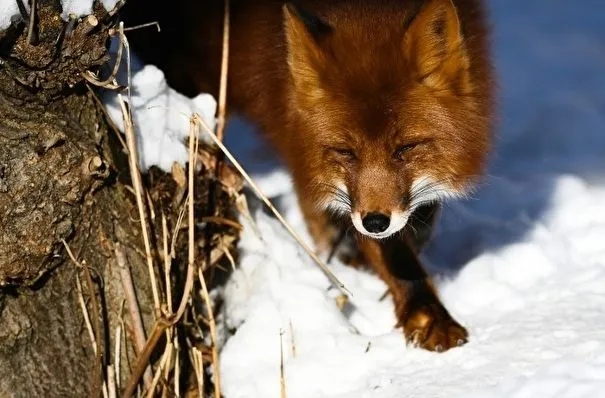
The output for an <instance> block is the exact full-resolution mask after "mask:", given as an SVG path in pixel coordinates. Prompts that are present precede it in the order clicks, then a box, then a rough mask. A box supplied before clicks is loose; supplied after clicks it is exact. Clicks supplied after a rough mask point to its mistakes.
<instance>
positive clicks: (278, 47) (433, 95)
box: [126, 0, 493, 351]
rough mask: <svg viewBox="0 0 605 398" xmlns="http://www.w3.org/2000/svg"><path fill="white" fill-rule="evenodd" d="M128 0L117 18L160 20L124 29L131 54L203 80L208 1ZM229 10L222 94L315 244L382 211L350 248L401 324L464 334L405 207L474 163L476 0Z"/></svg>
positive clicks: (214, 78) (213, 45) (417, 332)
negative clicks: (261, 144) (154, 29)
mask: <svg viewBox="0 0 605 398" xmlns="http://www.w3.org/2000/svg"><path fill="white" fill-rule="evenodd" d="M137 1H142V0H129V2H128V3H127V4H128V5H127V9H126V15H127V17H126V19H127V21H129V22H130V23H131V24H134V23H137V22H143V21H146V20H159V21H160V25H161V26H162V32H163V33H162V36H160V38H159V39H157V40H156V39H154V40H153V41H152V40H150V38H149V34H148V33H144V34H143V33H142V32H138V33H137V32H132V41H133V42H134V47H135V49H136V50H137V51H138V52H139V54H141V55H142V56H143V58H144V59H145V60H147V61H148V62H153V63H155V64H158V65H159V66H160V67H161V68H163V69H164V70H165V72H166V74H167V77H168V80H169V83H170V84H171V85H172V86H173V87H175V88H176V89H178V90H180V91H182V92H185V93H188V94H191V95H193V94H197V93H198V92H210V93H213V94H215V95H216V93H217V91H218V86H217V83H218V81H219V71H220V50H221V35H222V29H221V26H222V12H223V3H222V1H221V0H208V1H204V2H188V1H187V0H174V2H175V3H176V4H175V5H176V7H175V9H176V10H177V11H176V12H177V14H176V15H174V14H171V15H164V14H162V13H161V11H160V10H161V7H160V6H159V4H160V3H161V2H159V1H158V0H154V1H148V0H146V1H145V6H144V8H140V7H138V6H137ZM198 3H199V4H198ZM140 5H141V4H139V6H140ZM128 7H130V10H131V11H130V12H129V8H128ZM135 10H136V11H135ZM231 10H232V14H231V26H232V31H231V43H230V49H231V64H230V69H229V70H230V74H229V86H228V87H229V92H228V103H229V105H230V107H231V108H230V109H231V110H233V111H236V112H240V113H242V114H244V115H245V116H246V117H247V118H248V119H249V120H251V121H252V122H253V123H255V124H256V125H257V126H258V127H259V129H260V130H261V131H262V132H263V133H264V136H265V137H266V138H267V139H268V140H269V141H270V142H271V143H272V144H273V146H274V147H275V148H276V150H277V152H278V153H279V155H280V156H281V157H282V159H283V160H284V161H285V163H286V164H287V165H288V167H289V168H290V170H291V172H292V174H293V177H294V182H295V187H296V191H297V193H298V196H299V200H300V204H301V208H302V211H303V213H304V215H305V218H306V220H307V224H308V226H309V229H310V231H311V233H312V235H313V236H314V238H315V240H316V243H317V245H318V247H319V248H320V249H323V250H327V249H328V248H329V247H330V246H331V244H332V243H333V240H334V239H335V236H334V235H335V232H334V233H332V231H337V230H338V228H337V227H341V228H349V227H350V226H351V223H353V224H354V225H355V227H356V228H357V229H358V230H360V231H362V232H364V231H365V229H367V227H366V224H365V221H366V220H368V219H369V216H371V215H372V214H383V215H386V216H387V217H390V222H391V224H389V228H391V227H392V228H391V229H392V230H393V231H391V230H389V229H387V230H386V232H384V234H385V235H386V234H387V233H388V234H390V235H392V236H393V237H395V238H392V237H391V238H389V239H385V240H370V239H367V238H365V239H364V238H361V237H359V239H358V240H357V247H358V249H359V251H360V253H361V254H362V256H363V258H364V259H365V261H366V262H368V263H370V264H371V265H372V266H373V267H374V268H375V269H376V271H377V273H378V274H379V275H380V276H381V277H382V278H383V279H384V280H385V282H386V283H387V285H388V286H389V289H390V292H391V294H392V296H393V298H394V301H395V306H396V315H397V318H398V320H399V324H400V325H401V326H402V327H403V328H404V332H405V335H406V337H407V338H408V340H409V341H415V342H416V343H418V344H419V345H420V346H422V347H424V348H427V349H431V350H437V351H439V350H445V349H448V348H450V347H452V346H455V345H458V344H461V343H463V342H464V341H466V331H465V330H464V328H462V327H461V326H460V325H459V324H458V323H456V321H454V320H453V319H452V318H451V317H450V316H449V314H448V313H447V310H446V309H445V308H444V307H443V306H442V305H441V303H440V302H439V299H438V297H437V294H436V292H435V290H434V289H433V286H432V283H431V281H430V279H429V278H428V276H427V275H426V273H425V272H424V271H423V270H422V266H421V264H420V262H419V261H418V258H417V251H418V250H419V246H420V245H419V244H418V243H419V242H420V239H418V238H417V236H416V235H414V233H413V231H414V230H416V229H419V228H421V227H422V225H419V224H418V225H414V223H415V222H416V221H414V219H413V218H409V220H410V221H408V218H406V217H410V214H411V213H413V214H414V215H416V214H417V213H418V212H420V211H421V210H422V211H425V210H426V209H427V208H428V209H429V210H431V209H432V208H431V207H427V205H428V202H429V201H434V200H437V199H441V198H443V197H444V196H456V195H463V194H464V193H465V192H466V191H467V189H468V188H469V187H470V186H472V184H473V183H474V182H475V181H476V180H477V178H478V177H479V176H480V175H481V173H482V170H483V166H484V162H485V159H486V156H487V154H488V151H489V146H490V141H491V128H492V119H493V109H492V108H493V81H492V68H491V64H490V61H489V52H488V32H487V29H486V26H485V16H484V12H483V7H482V4H481V2H480V0H348V1H347V0H304V1H303V0H301V1H296V2H294V4H291V3H288V4H285V2H284V1H281V0H259V1H250V0H231ZM156 12H157V14H154V13H156ZM137 35H140V36H144V37H142V40H139V41H138V43H137V37H136V36H137ZM432 210H434V209H432ZM330 212H333V213H336V214H330ZM429 213H430V217H428V218H427V219H426V223H428V224H430V223H431V221H432V220H433V219H434V211H432V212H429ZM429 213H427V214H429ZM387 220H389V219H388V218H387ZM396 220H397V222H399V224H398V225H395V222H396ZM406 222H407V224H406ZM416 223H417V222H416ZM362 224H363V225H362ZM404 225H405V227H404ZM377 228H379V227H377ZM380 228H381V227H380ZM399 231H401V233H399ZM365 232H368V231H365ZM365 232H364V233H365ZM379 235H380V234H379V233H377V234H375V235H372V236H379ZM380 236H381V235H380ZM427 236H428V235H427ZM421 240H422V242H424V240H425V237H423V238H422V239H421Z"/></svg>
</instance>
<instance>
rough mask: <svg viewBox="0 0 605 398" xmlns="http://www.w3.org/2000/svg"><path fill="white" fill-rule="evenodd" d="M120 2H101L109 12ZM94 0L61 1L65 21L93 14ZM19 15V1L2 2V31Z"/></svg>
mask: <svg viewBox="0 0 605 398" xmlns="http://www.w3.org/2000/svg"><path fill="white" fill-rule="evenodd" d="M118 1H119V0H101V4H103V6H104V7H105V9H106V10H107V11H111V10H112V9H113V8H114V7H115V5H116V4H117V3H118ZM23 4H24V5H25V7H26V9H27V10H29V1H27V0H24V1H23ZM92 4H93V0H61V7H62V10H63V12H62V14H61V17H62V18H63V19H64V20H67V19H69V16H70V15H74V16H75V17H76V18H80V17H84V16H86V15H90V14H91V13H92ZM18 15H19V8H18V7H17V0H0V31H1V30H4V29H6V28H8V27H9V25H10V23H11V19H12V18H14V17H17V16H18Z"/></svg>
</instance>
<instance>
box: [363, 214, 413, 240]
mask: <svg viewBox="0 0 605 398" xmlns="http://www.w3.org/2000/svg"><path fill="white" fill-rule="evenodd" d="M351 220H352V221H353V225H354V226H355V229H357V231H359V232H360V233H362V234H364V235H366V236H368V237H370V238H374V239H384V238H388V237H389V236H391V235H393V234H395V233H397V232H399V231H400V230H401V229H402V228H403V227H405V224H407V221H408V214H407V213H404V212H401V211H392V212H390V213H386V212H384V211H382V212H378V211H371V212H362V211H353V212H352V213H351Z"/></svg>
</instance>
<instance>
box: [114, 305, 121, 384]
mask: <svg viewBox="0 0 605 398" xmlns="http://www.w3.org/2000/svg"><path fill="white" fill-rule="evenodd" d="M120 316H121V312H120ZM114 344H115V347H114V349H115V353H114V356H113V362H114V365H115V370H116V388H117V390H118V391H119V390H120V375H121V374H122V370H121V367H120V365H121V363H122V358H121V357H120V356H121V355H122V352H121V348H122V325H118V326H117V327H116V339H115V342H114Z"/></svg>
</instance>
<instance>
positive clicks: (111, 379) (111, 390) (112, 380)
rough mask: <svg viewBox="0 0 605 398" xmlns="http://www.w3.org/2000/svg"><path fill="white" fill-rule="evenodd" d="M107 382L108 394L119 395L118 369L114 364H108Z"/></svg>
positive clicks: (112, 397) (114, 397)
mask: <svg viewBox="0 0 605 398" xmlns="http://www.w3.org/2000/svg"><path fill="white" fill-rule="evenodd" d="M107 384H108V388H107V390H108V394H107V395H108V396H109V398H116V397H117V396H118V390H117V388H116V371H115V370H114V367H113V366H112V365H109V366H107Z"/></svg>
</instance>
